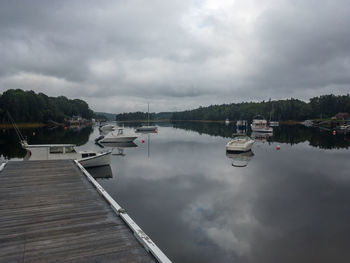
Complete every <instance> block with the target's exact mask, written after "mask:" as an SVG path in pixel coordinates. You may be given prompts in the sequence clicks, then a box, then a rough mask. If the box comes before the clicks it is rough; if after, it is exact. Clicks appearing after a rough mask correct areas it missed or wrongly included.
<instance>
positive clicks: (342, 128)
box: [336, 124, 350, 133]
mask: <svg viewBox="0 0 350 263" xmlns="http://www.w3.org/2000/svg"><path fill="white" fill-rule="evenodd" d="M336 130H337V131H338V132H340V133H346V132H350V125H349V124H348V125H340V126H338V127H336Z"/></svg>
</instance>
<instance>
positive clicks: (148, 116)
mask: <svg viewBox="0 0 350 263" xmlns="http://www.w3.org/2000/svg"><path fill="white" fill-rule="evenodd" d="M147 116H148V126H149V102H148V114H147Z"/></svg>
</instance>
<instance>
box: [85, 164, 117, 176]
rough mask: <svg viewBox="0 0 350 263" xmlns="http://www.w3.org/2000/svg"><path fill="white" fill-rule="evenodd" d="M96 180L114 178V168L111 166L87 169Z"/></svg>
mask: <svg viewBox="0 0 350 263" xmlns="http://www.w3.org/2000/svg"><path fill="white" fill-rule="evenodd" d="M86 170H87V171H88V172H89V173H90V174H91V175H92V176H93V177H94V178H106V179H108V178H113V173H112V168H111V166H110V165H105V166H100V167H93V168H88V169H86Z"/></svg>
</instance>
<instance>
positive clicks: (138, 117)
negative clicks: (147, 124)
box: [116, 111, 173, 121]
mask: <svg viewBox="0 0 350 263" xmlns="http://www.w3.org/2000/svg"><path fill="white" fill-rule="evenodd" d="M172 116H173V113H172V112H159V113H154V112H150V113H149V119H150V120H170V119H171V118H172ZM147 119H148V113H147V112H141V111H137V112H128V113H121V114H117V115H116V120H117V121H129V120H134V121H144V120H147Z"/></svg>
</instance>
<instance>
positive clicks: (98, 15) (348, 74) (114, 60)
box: [0, 0, 350, 113]
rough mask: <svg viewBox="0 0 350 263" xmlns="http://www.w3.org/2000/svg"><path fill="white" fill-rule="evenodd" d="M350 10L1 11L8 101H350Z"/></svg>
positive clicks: (330, 0)
mask: <svg viewBox="0 0 350 263" xmlns="http://www.w3.org/2000/svg"><path fill="white" fill-rule="evenodd" d="M349 30H350V3H349V1H348V0H322V1H320V0H289V1H288V0H265V1H262V0H236V1H234V0H232V1H228V0H219V1H218V0H207V1H205V0H193V1H192V0H173V1H169V0H148V1H146V0H120V1H118V0H111V1H95V0H94V1H89V0H81V1H62V0H61V1H47V0H42V1H34V0H27V1H25V0H22V1H15V0H8V1H6V0H2V1H0V92H3V91H5V90H7V89H9V88H21V89H25V90H34V91H36V92H43V93H46V94H48V95H50V96H59V95H64V96H66V97H68V98H81V99H84V100H86V101H87V102H88V103H89V105H90V107H91V108H92V109H93V110H95V111H106V112H114V113H119V112H124V111H139V110H140V111H146V110H147V102H149V103H150V108H151V111H157V112H158V111H174V110H183V109H190V108H195V107H198V106H199V105H202V106H205V105H210V104H221V103H230V102H241V101H252V100H254V101H255V100H268V99H269V98H271V99H285V98H291V97H294V98H299V99H303V100H307V99H309V98H310V97H312V96H318V95H322V94H329V93H334V94H347V93H349V91H350V33H349V32H350V31H349Z"/></svg>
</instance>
